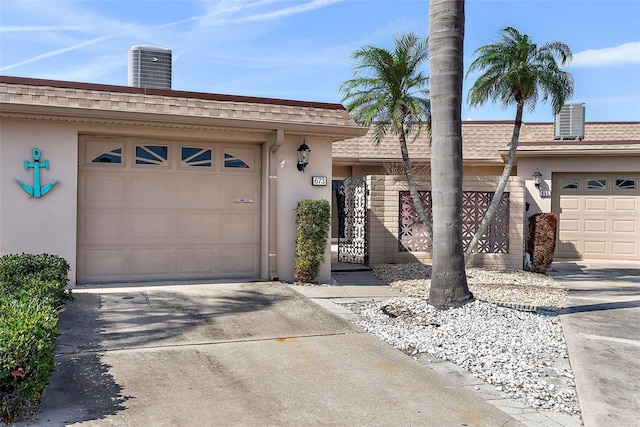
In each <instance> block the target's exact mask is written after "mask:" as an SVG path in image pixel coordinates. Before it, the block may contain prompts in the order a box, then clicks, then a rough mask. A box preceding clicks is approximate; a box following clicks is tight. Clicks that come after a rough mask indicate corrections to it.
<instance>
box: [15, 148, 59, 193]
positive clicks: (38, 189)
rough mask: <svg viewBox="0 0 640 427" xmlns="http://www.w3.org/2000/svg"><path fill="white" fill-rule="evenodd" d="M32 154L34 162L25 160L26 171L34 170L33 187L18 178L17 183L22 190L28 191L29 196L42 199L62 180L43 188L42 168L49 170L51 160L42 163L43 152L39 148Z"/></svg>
mask: <svg viewBox="0 0 640 427" xmlns="http://www.w3.org/2000/svg"><path fill="white" fill-rule="evenodd" d="M31 154H32V156H33V162H30V161H28V160H25V161H24V169H25V170H29V169H31V168H33V187H30V186H28V185H27V184H25V183H24V182H22V181H20V180H19V179H18V178H16V181H17V182H18V184H20V186H21V187H22V189H23V190H24V191H26V192H27V194H29V195H30V196H33V197H41V196H44V195H45V194H47V193H48V192H49V190H51V189H52V188H53V186H54V185H56V184H57V183H58V182H59V181H60V180H58V179H56V180H55V181H53V182H52V183H50V184H47V185H44V186H41V185H40V168H45V169H47V170H49V160H45V161H43V162H41V161H40V156H41V155H42V152H41V151H40V149H39V148H34V149H33V151H32V152H31Z"/></svg>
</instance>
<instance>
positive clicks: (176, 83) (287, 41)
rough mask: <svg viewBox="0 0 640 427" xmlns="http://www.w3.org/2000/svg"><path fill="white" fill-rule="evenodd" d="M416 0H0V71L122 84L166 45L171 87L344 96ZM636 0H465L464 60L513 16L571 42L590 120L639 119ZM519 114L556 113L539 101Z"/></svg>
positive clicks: (406, 23)
mask: <svg viewBox="0 0 640 427" xmlns="http://www.w3.org/2000/svg"><path fill="white" fill-rule="evenodd" d="M428 21H429V19H428V1H425V0H422V1H418V0H387V1H382V0H373V1H368V0H294V1H284V0H246V1H189V0H180V1H170V0H165V1H154V0H108V1H105V0H84V1H82V0H77V1H69V0H55V1H52V0H0V74H2V75H11V76H21V77H34V78H45V79H56V80H70V81H80V82H91V83H104V84H115V85H126V84H127V53H128V51H129V48H130V47H131V46H133V45H155V46H160V47H164V48H168V49H171V50H172V51H173V89H176V90H187V91H196V92H212V93H224V94H233V95H248V96H259V97H270V98H284V99H298V100H306V101H323V102H341V95H340V92H339V90H338V88H339V86H340V84H341V83H342V82H344V81H345V80H347V79H349V78H350V77H351V76H352V72H351V67H352V62H351V61H350V58H349V57H350V54H351V53H352V52H353V51H354V50H356V49H358V48H360V47H362V46H365V45H376V46H385V47H389V48H391V47H392V46H393V36H394V35H395V34H398V33H402V32H408V31H413V32H415V33H417V34H418V35H420V36H427V35H428V31H429V28H428ZM639 23H640V0H622V1H621V0H554V1H551V0H550V1H546V0H535V1H527V0H503V1H491V0H467V3H466V28H465V31H466V34H465V69H466V66H467V65H468V64H470V63H471V60H472V55H473V51H474V50H475V49H476V48H478V47H480V46H482V45H485V44H488V43H491V42H492V41H495V40H497V39H498V33H499V30H500V29H501V28H504V27H506V26H512V27H514V28H516V29H517V30H518V31H520V32H521V33H525V34H528V35H529V36H531V37H532V38H533V39H534V41H535V42H537V43H538V44H543V43H545V42H547V41H551V40H558V41H562V42H564V43H566V44H567V45H569V47H570V48H571V49H572V51H573V54H574V60H573V62H572V63H571V65H569V66H568V67H567V70H568V71H569V72H571V73H573V75H574V80H575V91H574V97H573V98H572V99H571V100H570V101H569V102H577V103H585V104H586V119H587V121H640V24H639ZM472 83H473V76H470V77H469V78H468V79H467V80H466V82H465V93H464V99H465V104H464V105H463V114H462V115H463V118H472V119H474V120H513V118H514V116H515V108H514V107H513V108H507V109H502V108H501V106H500V105H494V104H486V105H485V106H482V107H475V108H473V109H471V108H469V107H468V105H466V91H467V90H468V87H469V86H470V85H471V84H472ZM524 120H525V122H540V121H547V122H548V121H552V120H553V116H552V114H551V107H550V105H549V104H548V103H547V104H538V106H537V107H536V109H535V111H534V112H533V113H530V112H525V116H524Z"/></svg>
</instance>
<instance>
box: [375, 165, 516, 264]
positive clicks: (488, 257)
mask: <svg viewBox="0 0 640 427" xmlns="http://www.w3.org/2000/svg"><path fill="white" fill-rule="evenodd" d="M498 181H499V178H498V177H487V176H482V177H479V176H469V177H465V178H464V180H463V190H464V191H484V192H494V191H495V189H496V187H497V186H498ZM367 186H368V188H369V200H368V205H369V206H368V208H369V235H368V247H369V264H370V265H376V264H384V263H404V262H422V263H427V264H428V263H430V262H431V253H429V252H401V251H399V250H398V232H399V229H398V227H399V225H398V215H399V212H398V209H399V204H398V197H399V192H400V191H407V190H409V186H408V185H407V183H406V180H405V179H404V177H399V176H388V175H369V176H367ZM430 189H431V183H430V181H429V180H428V179H424V180H421V181H419V182H418V190H419V191H429V190H430ZM505 192H509V204H510V210H511V212H510V216H509V239H510V241H509V253H508V254H474V255H473V256H472V258H471V262H470V265H473V266H483V267H488V268H498V269H505V268H506V269H517V270H521V269H522V259H523V255H524V253H523V250H524V249H523V245H524V214H525V206H524V204H525V201H524V197H525V188H524V180H523V179H522V178H519V177H511V178H509V182H508V183H507V187H506V189H505Z"/></svg>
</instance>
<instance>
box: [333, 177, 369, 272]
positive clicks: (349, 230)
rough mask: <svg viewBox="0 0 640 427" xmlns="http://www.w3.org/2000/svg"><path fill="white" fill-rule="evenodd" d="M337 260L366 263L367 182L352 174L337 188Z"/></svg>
mask: <svg viewBox="0 0 640 427" xmlns="http://www.w3.org/2000/svg"><path fill="white" fill-rule="evenodd" d="M336 196H337V202H338V203H337V204H338V262H347V263H351V264H366V263H367V261H368V254H367V183H366V181H365V180H364V179H363V178H360V177H357V176H352V177H349V178H347V179H345V180H343V181H342V182H341V183H340V185H339V186H338V189H337V194H336Z"/></svg>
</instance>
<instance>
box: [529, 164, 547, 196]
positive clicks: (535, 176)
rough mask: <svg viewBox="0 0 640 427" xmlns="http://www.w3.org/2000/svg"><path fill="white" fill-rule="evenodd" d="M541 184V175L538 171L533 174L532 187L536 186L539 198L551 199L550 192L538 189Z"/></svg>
mask: <svg viewBox="0 0 640 427" xmlns="http://www.w3.org/2000/svg"><path fill="white" fill-rule="evenodd" d="M541 184H542V174H541V173H540V171H539V170H538V169H536V171H535V172H534V173H533V185H535V186H536V188H537V189H538V191H539V192H540V197H551V190H543V189H541V188H540V185H541Z"/></svg>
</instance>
